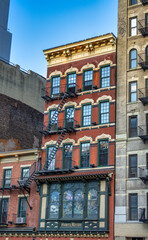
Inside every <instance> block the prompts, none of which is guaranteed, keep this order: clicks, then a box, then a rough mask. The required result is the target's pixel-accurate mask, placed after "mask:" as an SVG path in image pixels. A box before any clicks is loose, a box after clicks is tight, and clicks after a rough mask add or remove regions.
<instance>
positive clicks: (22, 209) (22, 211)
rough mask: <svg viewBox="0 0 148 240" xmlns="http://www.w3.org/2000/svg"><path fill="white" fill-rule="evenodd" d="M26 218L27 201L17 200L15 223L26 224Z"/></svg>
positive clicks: (23, 199) (24, 199)
mask: <svg viewBox="0 0 148 240" xmlns="http://www.w3.org/2000/svg"><path fill="white" fill-rule="evenodd" d="M26 217H27V199H26V198H19V207H18V218H17V223H26ZM20 218H21V219H20Z"/></svg>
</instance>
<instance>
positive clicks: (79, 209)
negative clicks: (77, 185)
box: [74, 190, 84, 218]
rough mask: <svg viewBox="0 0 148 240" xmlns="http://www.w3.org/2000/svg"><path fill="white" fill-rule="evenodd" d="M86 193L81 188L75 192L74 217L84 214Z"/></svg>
mask: <svg viewBox="0 0 148 240" xmlns="http://www.w3.org/2000/svg"><path fill="white" fill-rule="evenodd" d="M83 201H84V194H83V192H82V191H81V190H77V191H76V192H75V197H74V217H76V218H79V217H80V218H81V217H82V216H83Z"/></svg>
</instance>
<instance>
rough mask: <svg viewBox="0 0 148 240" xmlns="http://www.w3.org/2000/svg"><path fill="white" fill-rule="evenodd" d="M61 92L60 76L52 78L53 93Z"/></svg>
mask: <svg viewBox="0 0 148 240" xmlns="http://www.w3.org/2000/svg"><path fill="white" fill-rule="evenodd" d="M59 93H60V77H54V78H52V94H59Z"/></svg>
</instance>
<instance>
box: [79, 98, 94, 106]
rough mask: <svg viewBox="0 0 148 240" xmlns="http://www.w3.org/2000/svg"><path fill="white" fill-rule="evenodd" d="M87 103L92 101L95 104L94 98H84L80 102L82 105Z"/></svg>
mask: <svg viewBox="0 0 148 240" xmlns="http://www.w3.org/2000/svg"><path fill="white" fill-rule="evenodd" d="M85 103H92V104H94V100H93V99H91V98H85V99H84V100H82V101H81V102H80V106H81V105H82V104H85Z"/></svg>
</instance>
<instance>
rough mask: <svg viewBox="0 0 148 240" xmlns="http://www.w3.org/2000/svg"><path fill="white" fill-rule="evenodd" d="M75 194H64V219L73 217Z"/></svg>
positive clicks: (67, 192)
mask: <svg viewBox="0 0 148 240" xmlns="http://www.w3.org/2000/svg"><path fill="white" fill-rule="evenodd" d="M72 202H73V194H72V192H71V191H69V190H68V191H66V192H64V196H63V217H72Z"/></svg>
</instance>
